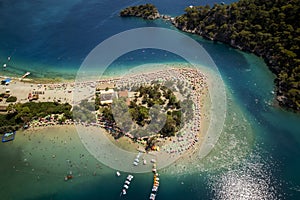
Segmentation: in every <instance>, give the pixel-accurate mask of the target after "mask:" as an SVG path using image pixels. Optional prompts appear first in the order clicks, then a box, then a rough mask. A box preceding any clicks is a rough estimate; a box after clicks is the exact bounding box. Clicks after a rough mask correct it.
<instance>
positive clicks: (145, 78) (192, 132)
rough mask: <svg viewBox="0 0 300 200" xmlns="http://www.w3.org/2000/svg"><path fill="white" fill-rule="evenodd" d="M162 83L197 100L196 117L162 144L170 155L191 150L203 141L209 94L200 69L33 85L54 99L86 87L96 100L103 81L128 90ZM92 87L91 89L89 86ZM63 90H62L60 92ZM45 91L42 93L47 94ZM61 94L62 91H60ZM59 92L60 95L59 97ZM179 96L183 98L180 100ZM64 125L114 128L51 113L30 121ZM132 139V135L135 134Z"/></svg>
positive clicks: (36, 123) (119, 88)
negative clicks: (201, 127)
mask: <svg viewBox="0 0 300 200" xmlns="http://www.w3.org/2000/svg"><path fill="white" fill-rule="evenodd" d="M154 81H155V82H158V83H161V84H164V83H166V82H173V83H174V84H173V85H172V86H171V88H169V89H171V90H172V91H173V92H174V93H176V94H178V93H180V96H181V97H180V98H181V100H182V98H189V99H190V100H192V101H193V105H194V106H193V116H192V120H190V121H189V122H188V123H186V124H185V125H184V127H183V128H182V129H181V130H180V131H179V133H180V134H179V133H178V134H177V135H176V136H175V137H172V138H171V141H170V140H169V139H167V140H166V142H165V143H164V145H163V146H161V151H164V152H166V153H168V154H183V153H184V152H185V151H186V150H189V149H191V148H193V146H195V144H196V143H197V142H199V141H200V140H199V137H201V134H200V125H201V124H200V122H201V119H202V117H204V116H203V115H204V113H203V112H202V110H201V108H202V106H203V95H207V94H206V93H207V90H208V86H207V84H206V82H207V78H206V76H205V75H204V74H203V73H201V72H200V71H199V70H198V69H195V68H187V67H178V68H174V67H173V68H166V69H160V70H156V71H150V72H139V73H133V74H129V75H126V76H124V77H117V78H108V79H103V80H98V81H96V82H94V81H88V82H78V83H56V84H43V85H42V84H31V85H30V89H31V90H32V91H43V92H44V93H47V92H50V91H51V95H52V96H53V99H61V95H62V94H64V96H65V94H70V95H71V93H73V92H74V91H75V90H77V92H78V93H80V92H81V90H82V91H84V90H88V91H89V92H88V93H86V94H84V95H82V96H83V98H89V99H92V98H94V97H95V88H96V86H97V85H99V84H107V83H109V84H114V85H115V88H114V89H115V90H124V89H126V90H128V91H131V90H133V89H134V88H136V87H139V86H141V85H143V84H150V83H153V82H154ZM178 84H183V85H184V89H185V90H184V91H185V92H184V93H186V94H181V92H182V90H179V89H178ZM87 88H88V89H87ZM59 91H60V92H59ZM44 93H42V94H44ZM60 93H61V94H60ZM56 94H57V95H58V96H56ZM180 98H179V99H180ZM65 100H66V102H68V103H70V104H71V105H73V106H74V105H76V104H79V100H78V102H76V101H75V100H73V99H72V98H70V97H69V98H66V99H65ZM62 124H69V125H71V124H82V125H84V126H97V127H101V128H105V129H106V130H107V131H111V126H108V125H107V124H105V123H104V122H102V121H101V120H98V121H97V122H96V123H95V122H94V123H89V124H87V123H85V122H80V121H77V122H75V121H73V120H70V119H68V120H65V121H63V122H62V121H60V120H59V118H57V117H54V115H51V116H47V117H46V118H40V119H38V120H34V121H32V122H31V123H30V127H44V126H53V125H62ZM126 135H127V137H129V138H130V135H128V134H125V136H126ZM131 138H132V137H131Z"/></svg>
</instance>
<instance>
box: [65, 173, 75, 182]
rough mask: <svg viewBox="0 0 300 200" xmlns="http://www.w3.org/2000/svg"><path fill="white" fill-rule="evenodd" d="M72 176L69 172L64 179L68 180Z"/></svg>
mask: <svg viewBox="0 0 300 200" xmlns="http://www.w3.org/2000/svg"><path fill="white" fill-rule="evenodd" d="M72 178H73V176H72V175H71V174H69V175H67V176H65V181H68V180H70V179H72Z"/></svg>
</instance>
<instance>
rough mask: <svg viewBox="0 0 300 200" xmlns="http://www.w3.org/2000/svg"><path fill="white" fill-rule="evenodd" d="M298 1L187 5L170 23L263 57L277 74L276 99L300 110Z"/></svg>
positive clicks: (285, 105)
mask: <svg viewBox="0 0 300 200" xmlns="http://www.w3.org/2000/svg"><path fill="white" fill-rule="evenodd" d="M299 8H300V0H289V1H288V0H274V1H261V0H240V1H238V2H236V3H232V4H230V5H218V4H215V5H214V6H213V7H212V8H210V7H209V6H190V7H188V8H186V9H185V14H183V15H181V16H178V17H176V18H175V19H174V20H173V24H174V25H175V26H176V27H177V28H179V29H181V30H183V31H186V32H191V33H195V34H199V35H201V36H203V37H205V38H208V39H211V40H216V41H221V42H224V43H227V44H230V45H231V46H233V47H235V48H239V49H241V50H244V51H249V52H253V53H255V54H256V55H258V56H262V57H263V58H264V59H265V61H266V63H267V65H268V66H269V68H270V69H271V71H272V72H273V73H275V74H276V76H277V78H276V80H275V83H276V86H277V100H278V102H279V104H280V105H281V106H283V107H286V108H288V109H293V110H295V111H300V53H299V52H300V51H299V46H300V27H299V24H300V20H299V19H300V10H299Z"/></svg>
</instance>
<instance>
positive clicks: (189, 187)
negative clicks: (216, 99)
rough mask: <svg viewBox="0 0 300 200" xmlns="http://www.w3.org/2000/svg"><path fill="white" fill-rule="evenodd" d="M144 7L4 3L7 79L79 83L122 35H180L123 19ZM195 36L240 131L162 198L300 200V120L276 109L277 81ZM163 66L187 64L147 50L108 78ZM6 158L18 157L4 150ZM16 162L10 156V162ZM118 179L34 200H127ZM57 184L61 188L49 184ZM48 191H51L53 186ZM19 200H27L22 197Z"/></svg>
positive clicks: (144, 194) (144, 180)
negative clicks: (134, 31) (89, 60)
mask: <svg viewBox="0 0 300 200" xmlns="http://www.w3.org/2000/svg"><path fill="white" fill-rule="evenodd" d="M142 2H144V1H133V0H129V1H121V0H117V1H114V2H112V1H108V0H104V1H96V0H94V1H88V2H87V1H79V0H67V1H63V2H62V1H47V2H44V1H37V2H35V3H32V2H31V3H26V2H24V1H5V2H0V19H1V20H0V64H1V65H3V64H4V63H7V64H8V67H7V68H6V69H5V70H4V69H2V68H1V70H0V74H6V75H13V76H20V75H23V74H24V73H25V72H26V71H30V72H32V78H53V77H61V78H67V79H70V78H73V77H74V76H75V73H76V70H77V69H78V68H79V66H80V64H81V62H82V61H83V59H84V58H85V56H86V55H87V54H88V53H89V51H91V50H92V49H93V48H94V47H95V46H96V45H97V44H99V43H100V42H102V41H103V40H105V39H107V38H108V37H110V36H112V35H114V34H117V33H119V32H121V31H125V30H128V29H131V28H138V27H145V26H147V27H165V28H171V29H174V28H172V26H171V25H170V24H168V23H165V22H164V21H160V20H158V21H151V22H149V21H144V20H141V19H133V18H126V19H123V18H120V17H118V15H117V14H118V11H119V10H120V9H121V8H123V7H126V6H128V5H134V4H139V3H142ZM148 2H152V3H154V4H156V5H157V7H158V9H159V10H160V11H161V13H166V14H170V15H177V14H180V13H182V12H183V8H184V7H186V6H189V5H196V4H206V3H209V4H212V3H214V1H209V0H206V1H189V0H188V1H177V2H174V1H173V0H166V1H158V0H152V1H148ZM225 2H226V3H229V2H230V1H225ZM191 37H192V38H194V39H196V40H197V41H198V42H199V43H200V44H202V45H203V47H204V48H205V49H206V50H207V52H208V53H209V54H210V55H211V57H212V58H213V60H214V62H215V63H216V65H217V66H218V68H219V70H220V72H221V74H222V78H223V80H224V82H225V84H226V86H227V88H228V93H229V95H228V96H229V98H230V99H229V107H228V114H227V116H228V119H227V120H228V122H227V124H228V127H230V124H233V128H232V129H230V128H228V130H227V132H226V133H224V134H223V135H221V138H220V144H221V145H220V147H219V149H218V150H216V151H215V152H212V155H211V156H210V157H208V158H207V159H206V160H205V161H203V162H199V163H198V164H199V168H197V170H196V171H195V170H193V172H190V173H189V172H184V170H179V168H180V167H179V165H177V166H172V167H170V168H169V169H166V170H165V171H163V172H162V174H163V176H162V181H161V187H160V189H161V190H160V191H159V195H158V196H157V199H243V198H242V197H241V196H238V194H244V193H246V194H248V193H251V194H252V198H250V197H248V198H246V197H245V196H244V198H245V199H300V173H299V170H298V169H299V168H300V159H299V158H300V157H299V156H300V135H299V129H300V125H299V124H300V116H299V115H297V114H294V113H291V112H286V111H283V110H281V109H280V108H278V107H277V106H273V103H274V102H273V99H274V96H273V94H272V93H271V91H272V90H273V89H274V84H273V79H274V76H273V75H272V74H271V73H270V72H269V71H268V69H267V67H266V65H265V64H264V62H263V60H262V59H261V58H257V57H256V56H253V55H250V54H246V53H242V52H240V51H238V50H234V49H231V48H230V47H228V46H227V45H223V44H219V43H214V42H209V41H206V40H203V39H201V38H199V37H197V36H191ZM8 56H10V57H11V60H10V61H8V60H7V57H8ZM161 62H183V60H182V58H180V57H178V56H176V55H173V54H171V53H168V52H163V51H159V50H153V49H146V50H145V51H142V50H138V51H134V52H131V53H128V54H126V55H124V56H122V57H120V58H119V59H118V60H117V61H116V62H115V63H114V64H113V65H112V66H111V67H110V69H109V71H108V74H110V75H114V74H118V73H121V72H122V71H123V70H124V71H126V70H127V69H129V68H131V67H134V66H138V65H140V64H145V63H161ZM234 113H237V116H238V117H237V118H238V120H237V122H236V123H238V124H240V123H242V122H243V120H242V118H243V117H244V118H245V119H246V120H247V124H248V125H249V126H250V127H251V128H250V129H251V130H250V129H248V128H247V129H246V130H247V131H243V130H240V129H238V128H237V127H239V125H237V126H235V125H234V123H233V121H232V120H233V119H232V118H233V117H234V115H235V114H234ZM242 116H243V117H242ZM225 147H226V148H225ZM18 148H19V147H18ZM230 149H231V150H230ZM0 152H6V153H7V152H9V150H8V149H7V148H6V147H5V148H4V146H3V145H2V146H0ZM8 155H11V157H10V158H9V160H8V162H6V161H7V160H5V159H8ZM228 155H231V156H232V157H230V161H231V162H229V161H228V160H226V159H225V157H228ZM20 157H21V150H20V149H18V150H16V151H15V152H14V153H13V152H11V153H8V154H7V155H6V156H3V154H2V156H1V158H2V161H1V167H2V168H3V169H7V170H8V168H10V166H11V164H12V163H15V162H16V161H18V160H19V159H20ZM234 158H237V161H234ZM90 159H92V158H90ZM198 164H195V163H193V165H198ZM104 168H105V167H104ZM187 171H188V170H187ZM110 173H111V174H113V173H114V171H113V170H110V169H106V170H105V173H104V172H103V174H102V176H101V177H100V178H99V179H93V181H90V180H89V179H87V181H86V182H83V183H78V184H71V185H69V186H68V187H66V188H65V189H64V190H50V189H49V194H48V195H44V194H43V195H42V196H40V197H35V198H34V199H119V191H120V187H121V185H122V181H121V180H119V179H114V178H111V175H110ZM149 176H150V177H151V175H150V174H141V175H137V176H136V179H135V181H136V182H135V184H134V185H133V186H132V188H131V189H132V190H131V191H130V192H129V194H128V197H127V199H147V198H148V195H149V188H150V185H151V178H149ZM7 177H8V176H4V175H0V179H1V184H0V185H1V188H4V187H5V185H6V184H5V181H4V180H7ZM27 178H30V177H29V176H28V177H27V176H25V175H24V176H21V175H18V174H17V175H16V174H12V176H11V179H12V180H16V181H19V183H23V184H26V180H27ZM48 184H57V182H55V181H53V182H51V181H50V180H49V183H48ZM43 186H45V187H47V184H45V185H43ZM241 188H244V190H243V191H244V193H243V192H242V189H241ZM8 190H9V192H12V191H13V190H14V187H13V186H12V185H10V187H9V188H8ZM245 191H246V192H245ZM1 192H3V190H1ZM36 193H38V190H37V191H36ZM264 194H266V195H264ZM244 195H245V194H244ZM14 197H15V198H17V197H18V198H19V199H22V197H21V195H15V196H14ZM15 198H14V199H15Z"/></svg>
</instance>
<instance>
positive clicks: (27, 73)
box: [22, 72, 30, 78]
mask: <svg viewBox="0 0 300 200" xmlns="http://www.w3.org/2000/svg"><path fill="white" fill-rule="evenodd" d="M29 74H30V72H26V73H25V74H24V75H23V76H22V78H25V77H26V76H28V75H29Z"/></svg>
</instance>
